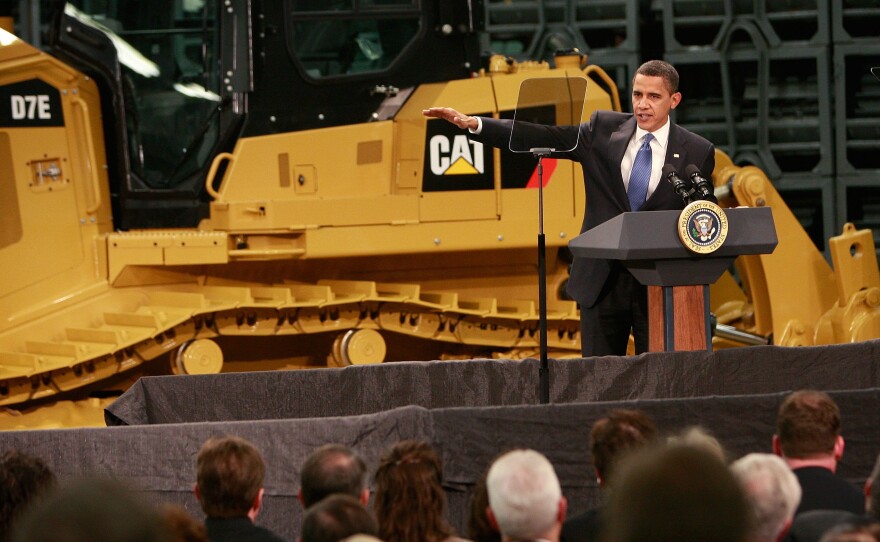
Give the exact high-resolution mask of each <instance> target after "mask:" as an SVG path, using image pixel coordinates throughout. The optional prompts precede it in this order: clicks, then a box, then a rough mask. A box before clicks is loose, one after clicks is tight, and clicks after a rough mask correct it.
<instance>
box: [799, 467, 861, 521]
mask: <svg viewBox="0 0 880 542" xmlns="http://www.w3.org/2000/svg"><path fill="white" fill-rule="evenodd" d="M794 475H795V476H797V479H798V482H799V483H800V484H801V490H803V495H802V496H801V503H800V505H798V508H797V511H796V512H795V514H801V513H803V512H806V511H808V510H847V511H849V512H852V513H853V514H857V515H861V514H864V513H865V497H864V495H863V494H862V492H861V491H859V488H857V487H856V486H854V485H852V484H851V483H849V482H848V481H846V480H844V479H843V478H841V477H839V476H837V475H836V474H834V473H833V472H831V471H830V470H828V469H824V468H822V467H801V468H799V469H794Z"/></svg>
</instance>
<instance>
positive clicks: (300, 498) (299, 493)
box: [296, 489, 306, 508]
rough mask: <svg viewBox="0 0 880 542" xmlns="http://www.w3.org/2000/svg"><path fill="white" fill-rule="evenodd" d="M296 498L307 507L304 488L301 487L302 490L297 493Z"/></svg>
mask: <svg viewBox="0 0 880 542" xmlns="http://www.w3.org/2000/svg"><path fill="white" fill-rule="evenodd" d="M296 500H298V501H299V504H301V505H302V507H303V508H305V507H306V501H305V499H303V490H302V489H300V490H299V491H298V492H297V494H296Z"/></svg>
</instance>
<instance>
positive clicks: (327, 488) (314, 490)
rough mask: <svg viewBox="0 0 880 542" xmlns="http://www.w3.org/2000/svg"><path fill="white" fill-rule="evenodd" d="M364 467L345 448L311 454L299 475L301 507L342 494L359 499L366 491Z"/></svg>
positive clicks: (323, 448) (327, 447)
mask: <svg viewBox="0 0 880 542" xmlns="http://www.w3.org/2000/svg"><path fill="white" fill-rule="evenodd" d="M366 480H367V465H366V463H364V460H363V459H361V457H360V456H359V455H358V454H357V453H355V451H354V450H352V449H351V448H349V447H348V446H343V445H341V444H327V445H325V446H321V447H320V448H318V449H317V450H315V451H314V452H312V453H311V454H310V455H309V457H308V458H306V460H305V462H304V463H303V467H302V473H301V474H300V488H301V489H302V498H303V506H305V507H306V508H308V507H310V506H312V505H313V504H315V503H317V502H319V501H320V500H322V499H324V498H326V497H328V496H330V495H333V494H336V493H342V494H345V495H351V496H352V497H355V498H360V495H361V493H362V492H363V490H364V488H365V487H366Z"/></svg>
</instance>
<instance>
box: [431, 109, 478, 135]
mask: <svg viewBox="0 0 880 542" xmlns="http://www.w3.org/2000/svg"><path fill="white" fill-rule="evenodd" d="M422 115H425V116H426V117H433V118H435V119H443V120H447V121H449V122H451V123H452V124H454V125H456V126H458V127H459V128H461V129H463V130H476V129H477V127H478V126H479V124H478V123H477V119H476V118H475V117H469V116H467V115H465V114H463V113H459V112H458V111H456V110H455V109H452V108H451V107H431V108H429V109H423V110H422Z"/></svg>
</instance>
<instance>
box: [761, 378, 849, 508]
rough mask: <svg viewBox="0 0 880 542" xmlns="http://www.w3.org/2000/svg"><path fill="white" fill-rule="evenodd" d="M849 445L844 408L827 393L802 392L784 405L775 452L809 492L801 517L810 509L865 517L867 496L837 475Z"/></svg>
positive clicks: (779, 416)
mask: <svg viewBox="0 0 880 542" xmlns="http://www.w3.org/2000/svg"><path fill="white" fill-rule="evenodd" d="M844 444H845V443H844V440H843V436H842V435H841V434H840V409H839V408H838V406H837V403H835V402H834V400H833V399H831V397H830V396H829V395H828V394H827V393H825V392H821V391H814V390H800V391H796V392H794V393H792V394H790V395H788V396H787V397H786V398H785V400H784V401H782V405H780V407H779V413H778V414H777V416H776V434H775V435H773V453H775V454H776V455H778V456H780V457H782V459H784V460H785V462H786V463H788V466H789V467H791V470H793V471H794V474H795V476H797V479H798V482H799V483H800V485H801V489H802V490H803V496H802V497H801V502H800V505H799V506H798V509H797V512H796V515H800V514H802V513H804V512H807V511H809V510H846V511H848V512H851V513H853V514H863V513H864V511H865V500H864V496H863V495H862V492H861V491H859V490H858V488H856V487H855V486H854V485H853V484H851V483H849V481H847V480H846V479H844V478H841V477H840V476H838V475H837V474H836V472H837V464H838V462H839V461H840V459H841V458H842V457H843V449H844Z"/></svg>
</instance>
